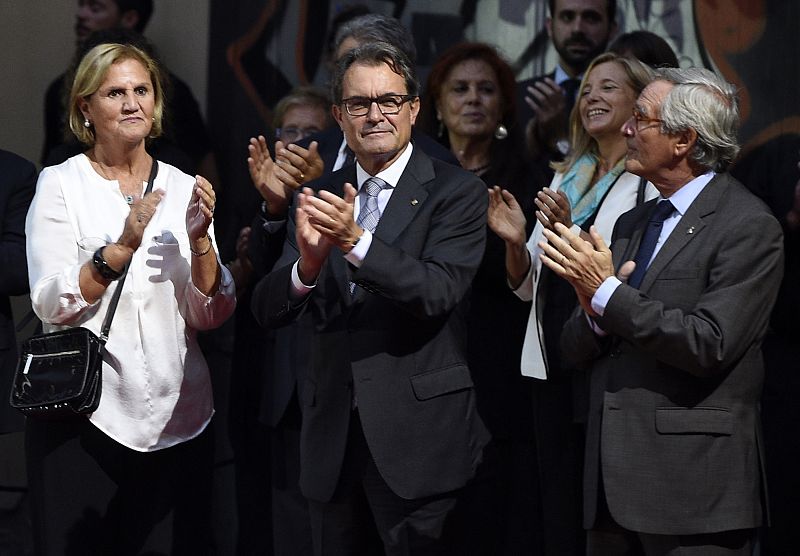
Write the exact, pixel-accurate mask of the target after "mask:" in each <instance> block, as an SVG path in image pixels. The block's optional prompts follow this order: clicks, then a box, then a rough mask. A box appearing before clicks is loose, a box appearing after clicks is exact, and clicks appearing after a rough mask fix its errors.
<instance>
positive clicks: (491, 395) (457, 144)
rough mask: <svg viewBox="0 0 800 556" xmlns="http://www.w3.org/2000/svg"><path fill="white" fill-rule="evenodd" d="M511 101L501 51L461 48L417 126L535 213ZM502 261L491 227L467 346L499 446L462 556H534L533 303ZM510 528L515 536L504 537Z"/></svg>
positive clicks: (492, 452)
mask: <svg viewBox="0 0 800 556" xmlns="http://www.w3.org/2000/svg"><path fill="white" fill-rule="evenodd" d="M514 99H515V82H514V73H513V71H512V70H511V68H510V67H509V65H508V64H507V63H506V62H505V60H503V58H502V57H501V56H500V55H499V54H498V53H497V51H496V50H495V49H494V47H492V46H490V45H488V44H482V43H462V44H457V45H455V46H453V47H452V48H450V49H449V50H447V51H446V52H444V53H443V54H442V56H441V57H440V58H439V59H438V60H437V61H436V63H435V64H434V66H433V68H432V70H431V73H430V74H429V76H428V81H427V87H426V92H425V95H424V96H423V99H422V108H421V114H420V118H421V120H420V119H418V123H419V125H420V126H421V127H422V128H423V130H424V131H426V132H427V133H428V134H430V135H432V136H434V137H437V138H438V140H439V141H440V142H441V143H442V144H443V145H445V146H446V147H448V148H449V149H450V150H451V151H452V152H453V153H454V154H455V156H456V158H458V160H459V162H460V163H461V165H462V166H463V167H464V168H465V169H467V170H470V171H472V172H474V173H475V174H477V175H478V176H480V177H481V179H483V181H484V182H485V183H486V185H487V186H494V185H498V184H499V185H502V187H504V188H507V189H509V190H511V191H513V192H514V196H515V197H516V198H517V199H519V201H520V203H522V205H523V206H524V207H525V209H524V210H525V211H526V212H532V211H533V210H535V207H534V205H533V199H534V197H535V195H536V191H537V190H538V189H539V188H540V187H541V186H542V185H543V184H544V183H546V178H545V175H544V173H543V172H542V171H541V170H540V169H539V168H538V167H537V166H534V165H531V164H529V163H528V161H527V160H526V154H525V150H524V140H523V138H522V136H521V134H519V133H517V126H516V125H515V119H514V118H515V106H514V102H515V100H514ZM532 226H533V222H531V225H530V227H529V229H528V232H530V228H532ZM504 257H505V247H504V244H503V240H502V239H500V238H499V237H498V236H497V235H496V234H495V233H494V232H492V231H491V230H488V229H487V242H486V251H485V253H484V256H483V261H482V262H481V266H480V268H479V269H478V273H477V275H476V276H475V279H474V281H473V285H472V292H471V295H470V314H469V318H468V326H469V329H468V339H469V344H468V348H467V349H468V355H469V367H470V370H471V371H472V375H473V381H474V382H475V392H476V395H477V399H478V411H479V412H480V414H481V417H482V418H483V420H484V422H485V423H486V425H487V426H488V427H489V430H490V431H491V433H492V437H493V440H492V443H491V444H490V445H489V446H488V447H487V448H486V450H485V451H484V454H485V458H484V463H483V466H482V469H481V472H479V475H478V478H477V480H476V484H475V485H474V488H473V490H472V491H471V492H470V493H468V495H467V496H466V499H465V502H464V504H462V506H461V507H460V508H459V509H460V511H461V512H463V513H457V514H456V515H458V516H460V517H461V518H462V519H463V520H464V521H463V526H459V527H457V529H458V533H457V535H456V536H457V537H458V538H459V542H461V543H464V544H463V545H459V546H457V547H456V548H455V549H454V551H453V553H458V554H468V553H472V554H504V553H507V554H525V553H535V551H536V550H535V543H534V537H535V535H536V531H535V529H534V528H533V527H531V524H535V523H538V519H537V517H536V514H535V512H536V507H535V496H534V494H533V488H534V487H533V481H532V479H531V476H532V475H531V472H530V470H531V469H533V468H534V467H535V460H534V459H533V452H532V432H531V431H532V422H531V420H532V414H531V410H530V407H531V397H530V393H531V388H530V386H529V384H527V383H526V381H527V380H528V379H526V378H525V377H522V376H521V375H520V372H519V360H520V354H521V350H522V341H523V337H524V333H525V322H526V320H527V315H528V312H529V304H527V303H524V302H522V301H520V300H519V299H518V298H517V297H516V296H514V295H513V293H512V292H511V291H510V290H509V288H508V286H507V284H506V277H505V271H504V268H505V267H504ZM488 346H490V348H489V349H487V347H488ZM476 523H480V527H476V526H475V524H476ZM511 531H514V535H513V536H512V535H507V534H506V532H511ZM512 539H513V540H512ZM512 543H515V544H512Z"/></svg>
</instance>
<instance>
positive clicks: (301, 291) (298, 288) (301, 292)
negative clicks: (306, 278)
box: [289, 259, 317, 299]
mask: <svg viewBox="0 0 800 556" xmlns="http://www.w3.org/2000/svg"><path fill="white" fill-rule="evenodd" d="M299 267H300V259H297V262H295V263H294V266H292V287H291V291H290V292H289V293H290V294H291V297H292V299H302V298H303V297H305V296H307V295H308V294H309V293H311V290H313V289H314V288H315V287H316V286H317V285H316V284H312V285H310V286H306V285H305V284H304V283H303V281H302V280H300V272H298V268H299Z"/></svg>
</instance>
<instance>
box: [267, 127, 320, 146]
mask: <svg viewBox="0 0 800 556" xmlns="http://www.w3.org/2000/svg"><path fill="white" fill-rule="evenodd" d="M319 131H320V129H319V128H318V127H305V128H303V127H279V128H277V129H276V130H275V138H276V139H280V140H281V141H283V142H284V143H296V142H297V141H300V140H301V139H305V138H306V137H308V136H309V135H314V134H315V133H318V132H319Z"/></svg>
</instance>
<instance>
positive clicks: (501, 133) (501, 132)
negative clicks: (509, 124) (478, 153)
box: [494, 124, 508, 141]
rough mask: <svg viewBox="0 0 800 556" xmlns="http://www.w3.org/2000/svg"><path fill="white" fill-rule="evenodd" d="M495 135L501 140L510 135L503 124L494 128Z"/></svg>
mask: <svg viewBox="0 0 800 556" xmlns="http://www.w3.org/2000/svg"><path fill="white" fill-rule="evenodd" d="M494 136H495V138H496V139H499V140H500V141H502V140H503V139H505V138H506V137H508V130H507V129H506V126H504V125H503V124H500V125H499V126H497V129H496V130H494Z"/></svg>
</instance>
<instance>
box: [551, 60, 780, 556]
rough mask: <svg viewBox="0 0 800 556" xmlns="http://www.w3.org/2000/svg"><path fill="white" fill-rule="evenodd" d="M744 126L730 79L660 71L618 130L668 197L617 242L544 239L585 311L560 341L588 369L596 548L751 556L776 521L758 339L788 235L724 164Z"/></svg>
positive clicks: (637, 165)
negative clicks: (767, 523) (768, 488)
mask: <svg viewBox="0 0 800 556" xmlns="http://www.w3.org/2000/svg"><path fill="white" fill-rule="evenodd" d="M737 125H738V107H737V99H736V93H735V88H734V87H733V86H732V85H730V84H728V83H726V82H725V81H723V80H722V79H720V78H718V77H717V76H715V75H714V74H713V73H712V72H710V71H708V70H703V69H697V68H691V69H684V70H677V69H673V70H661V72H660V75H659V77H658V78H657V79H656V80H655V81H654V82H653V83H651V84H650V85H648V86H647V87H646V88H645V90H644V91H643V92H642V94H641V95H640V96H639V99H638V101H637V103H636V105H635V108H634V116H633V117H632V118H631V119H630V120H628V122H626V123H625V125H624V126H623V128H622V130H623V132H624V133H625V135H626V136H627V137H628V158H627V163H626V168H627V170H628V171H631V172H633V173H635V174H638V175H640V176H642V177H644V178H647V179H648V180H649V181H651V182H652V183H653V184H654V185H655V186H656V187H657V188H658V190H659V192H660V193H661V198H660V199H656V200H654V201H651V202H650V203H646V204H644V205H642V206H641V207H637V208H635V209H633V210H632V211H630V212H628V213H626V214H624V215H623V216H622V217H620V219H619V220H618V221H617V226H616V229H615V231H614V236H613V239H612V249H611V250H610V251H609V250H608V249H607V248H606V247H605V245H603V243H602V239H601V238H600V236H599V235H598V234H597V233H594V232H592V243H590V242H586V241H583V240H582V239H580V238H578V237H577V236H575V235H573V234H570V233H569V232H568V231H567V232H566V233H564V234H563V237H562V238H559V236H557V235H556V234H553V233H550V232H548V233H547V234H546V236H547V239H548V242H549V245H546V246H545V253H546V256H545V258H544V262H545V264H547V266H548V267H550V268H551V269H553V270H554V271H555V272H557V273H558V274H559V275H561V276H563V277H565V278H566V279H567V280H569V281H570V282H571V283H572V285H573V287H574V288H575V290H576V292H577V294H578V298H579V300H580V302H581V305H582V308H583V310H582V311H578V312H577V313H576V314H575V315H574V316H573V318H571V319H570V320H569V321H568V322H567V324H566V326H565V329H564V333H563V335H562V348H563V350H564V352H565V356H566V357H567V358H568V359H570V360H571V361H572V362H573V363H574V364H576V365H581V366H585V367H588V368H589V369H590V373H591V374H590V380H591V386H590V411H589V423H588V429H587V439H586V465H585V474H584V525H585V526H586V527H587V528H589V529H590V531H589V537H588V542H589V545H590V553H592V554H622V553H625V554H630V553H633V554H648V555H649V554H678V553H680V554H703V555H709V554H713V555H723V554H725V555H728V554H737V555H739V554H740V555H748V556H749V555H750V554H751V552H752V547H753V543H754V540H755V530H756V528H758V527H759V526H760V525H761V524H762V521H763V520H764V518H765V515H766V512H765V511H764V507H763V501H764V500H765V497H766V492H765V490H764V482H763V479H764V462H763V455H762V454H763V452H762V447H763V438H762V437H761V422H760V416H759V409H758V403H759V398H760V395H761V389H762V384H763V379H764V367H763V361H762V355H761V343H762V340H763V338H764V335H765V334H766V330H767V323H768V320H769V315H770V311H771V309H772V306H773V303H774V302H775V297H776V294H777V291H778V286H779V285H780V281H781V273H782V264H783V243H782V232H781V228H780V225H779V224H778V222H777V221H776V220H775V218H774V217H773V216H772V214H771V213H770V212H769V210H768V208H767V207H766V206H765V205H764V204H763V203H761V202H760V201H759V200H758V199H757V198H756V197H755V196H753V195H752V194H751V193H750V192H748V191H747V190H746V189H745V188H744V186H742V185H741V184H740V183H739V182H737V181H736V180H735V179H733V178H732V177H730V176H729V175H728V174H726V173H723V172H724V170H725V169H726V168H727V166H728V165H729V164H730V162H731V161H732V160H733V158H734V157H735V156H736V153H737V151H738V145H737V143H736V128H737ZM718 172H719V173H718ZM656 201H658V204H656ZM556 231H557V232H558V233H562V232H564V228H563V227H560V226H558V225H557V226H556ZM623 263H624V264H623ZM615 268H616V269H619V270H618V272H619V274H618V276H614V269H615ZM689 547H691V548H689ZM623 548H624V549H625V550H629V549H632V550H633V552H623ZM684 550H685V552H684Z"/></svg>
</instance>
